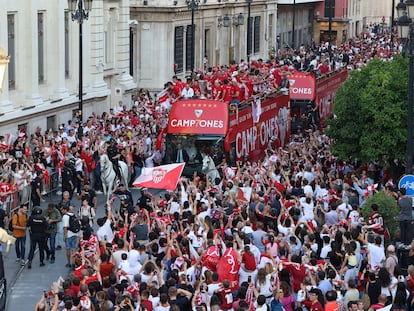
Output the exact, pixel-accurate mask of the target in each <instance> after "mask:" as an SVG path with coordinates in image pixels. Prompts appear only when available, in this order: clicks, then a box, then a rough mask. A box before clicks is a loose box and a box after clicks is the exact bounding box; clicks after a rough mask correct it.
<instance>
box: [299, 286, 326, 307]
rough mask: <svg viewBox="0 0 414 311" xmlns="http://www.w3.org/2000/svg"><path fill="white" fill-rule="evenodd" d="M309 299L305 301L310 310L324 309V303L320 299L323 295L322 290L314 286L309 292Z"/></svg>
mask: <svg viewBox="0 0 414 311" xmlns="http://www.w3.org/2000/svg"><path fill="white" fill-rule="evenodd" d="M308 297H309V300H307V301H305V302H304V304H305V306H306V307H307V308H308V309H309V311H323V306H322V303H321V302H320V300H319V297H322V299H323V296H322V294H321V291H320V290H319V289H318V288H316V287H314V288H312V289H311V290H310V291H309V292H308Z"/></svg>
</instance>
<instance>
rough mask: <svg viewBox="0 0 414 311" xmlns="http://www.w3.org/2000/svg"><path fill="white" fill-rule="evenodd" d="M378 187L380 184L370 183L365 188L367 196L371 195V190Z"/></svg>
mask: <svg viewBox="0 0 414 311" xmlns="http://www.w3.org/2000/svg"><path fill="white" fill-rule="evenodd" d="M377 188H378V184H373V185H369V186H368V187H367V188H366V189H365V196H366V197H369V195H370V191H374V190H375V189H377Z"/></svg>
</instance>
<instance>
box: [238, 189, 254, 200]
mask: <svg viewBox="0 0 414 311" xmlns="http://www.w3.org/2000/svg"><path fill="white" fill-rule="evenodd" d="M251 196H252V188H250V187H239V188H238V189H237V200H239V201H242V202H246V203H249V202H250V197H251Z"/></svg>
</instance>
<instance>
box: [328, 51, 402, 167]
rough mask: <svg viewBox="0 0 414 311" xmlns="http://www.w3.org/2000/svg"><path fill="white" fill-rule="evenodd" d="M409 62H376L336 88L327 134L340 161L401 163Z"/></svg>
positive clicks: (351, 74) (352, 73) (398, 58)
mask: <svg viewBox="0 0 414 311" xmlns="http://www.w3.org/2000/svg"><path fill="white" fill-rule="evenodd" d="M407 68H408V59H405V58H403V57H397V58H396V59H395V60H394V61H392V62H384V61H381V60H379V59H375V60H373V61H372V62H370V63H369V64H368V65H367V66H365V67H363V68H362V70H360V71H352V72H350V75H349V78H348V79H347V81H346V82H345V83H344V84H343V85H342V86H341V87H340V88H339V89H338V91H337V92H336V96H335V103H334V106H333V113H334V115H335V118H334V119H332V120H329V121H328V122H327V123H328V124H329V128H328V129H327V134H328V135H329V136H330V137H331V138H332V139H333V143H332V145H331V150H332V152H333V153H334V154H335V155H337V156H338V157H339V158H341V159H343V160H347V159H349V158H351V157H352V158H357V159H360V160H362V161H364V162H368V161H374V160H380V161H381V160H382V159H384V157H390V158H392V159H400V160H403V159H404V157H405V146H406V139H407V138H406V137H407V113H406V111H407V94H408V93H407V88H408V85H407V84H408V69H407Z"/></svg>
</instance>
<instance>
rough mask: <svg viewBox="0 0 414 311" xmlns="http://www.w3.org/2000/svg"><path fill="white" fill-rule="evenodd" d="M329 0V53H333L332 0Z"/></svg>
mask: <svg viewBox="0 0 414 311" xmlns="http://www.w3.org/2000/svg"><path fill="white" fill-rule="evenodd" d="M328 1H329V16H328V35H329V54H331V44H332V13H333V12H332V0H328Z"/></svg>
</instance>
